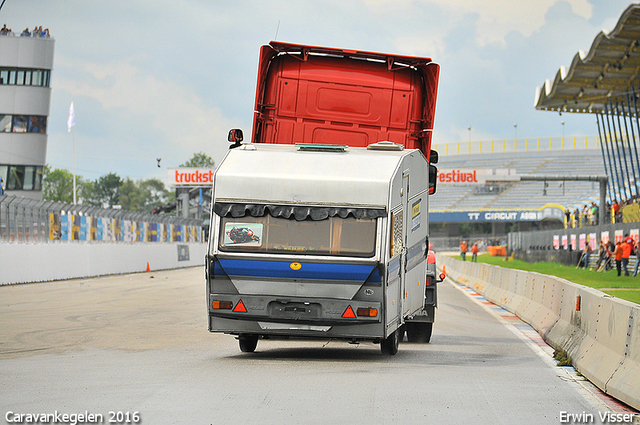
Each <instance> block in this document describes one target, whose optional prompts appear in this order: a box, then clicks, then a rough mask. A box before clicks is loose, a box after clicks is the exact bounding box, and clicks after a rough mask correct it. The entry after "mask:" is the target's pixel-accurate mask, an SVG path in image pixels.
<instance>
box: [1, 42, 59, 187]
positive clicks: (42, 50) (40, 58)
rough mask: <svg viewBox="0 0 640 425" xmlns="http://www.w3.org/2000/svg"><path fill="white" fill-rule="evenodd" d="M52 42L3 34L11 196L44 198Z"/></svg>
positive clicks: (4, 161) (4, 155)
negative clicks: (43, 185) (43, 179)
mask: <svg viewBox="0 0 640 425" xmlns="http://www.w3.org/2000/svg"><path fill="white" fill-rule="evenodd" d="M54 44H55V41H54V39H53V38H50V37H40V36H21V35H20V34H16V33H8V34H0V177H1V178H2V180H3V187H4V189H5V194H8V195H15V196H21V197H27V198H32V199H37V200H41V199H42V174H43V170H44V165H45V163H46V154H47V121H48V117H49V108H50V104H51V86H50V82H51V70H52V68H53V50H54Z"/></svg>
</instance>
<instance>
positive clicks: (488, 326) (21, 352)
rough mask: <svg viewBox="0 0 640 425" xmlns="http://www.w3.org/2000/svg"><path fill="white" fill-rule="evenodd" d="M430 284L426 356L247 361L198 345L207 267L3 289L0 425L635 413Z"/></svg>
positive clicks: (340, 346) (490, 312)
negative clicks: (41, 420)
mask: <svg viewBox="0 0 640 425" xmlns="http://www.w3.org/2000/svg"><path fill="white" fill-rule="evenodd" d="M439 285H440V286H439V308H438V312H437V320H436V325H435V326H434V334H433V338H432V341H431V343H430V344H411V343H407V342H403V343H402V344H401V345H400V350H399V352H398V354H397V355H395V356H385V355H382V354H381V353H380V348H379V346H378V345H375V344H371V343H363V344H358V345H351V344H347V343H344V342H339V341H326V340H317V341H306V340H305V341H301V340H278V339H272V340H261V341H260V342H259V343H258V348H257V350H256V352H255V353H241V352H240V351H239V349H238V344H237V341H236V340H235V339H234V338H233V337H231V336H229V335H221V334H210V333H209V332H208V331H207V330H206V297H205V286H204V271H203V269H202V268H201V267H198V268H190V269H179V270H170V271H162V272H152V273H139V274H132V275H121V276H110V277H104V278H95V279H76V280H69V281H58V282H48V283H37V284H25V285H12V286H5V287H0V387H1V388H2V389H3V390H2V396H1V397H0V414H1V415H2V416H1V417H2V420H3V421H4V422H5V423H29V422H28V419H29V418H30V419H33V417H27V416H25V415H29V414H38V415H39V414H47V415H54V414H56V413H57V414H58V416H57V417H56V416H53V419H54V420H57V422H52V421H49V423H66V424H70V423H72V422H73V421H72V418H71V417H70V416H67V417H66V420H62V419H63V416H60V415H73V414H75V415H76V416H75V418H76V420H77V419H78V418H79V415H83V414H84V415H85V417H84V419H85V420H84V422H83V423H111V422H110V420H111V419H113V420H114V423H144V424H200V423H202V424H238V423H249V422H254V421H256V420H258V421H259V422H260V423H262V424H283V423H292V424H293V423H301V422H304V423H305V424H323V425H324V424H328V423H338V422H344V421H345V418H347V419H348V422H349V423H350V424H361V423H366V424H369V425H371V424H382V423H394V424H395V423H402V424H405V423H406V424H412V423H416V424H419V423H434V424H435V423H437V424H440V423H443V424H444V423H460V424H487V425H489V424H490V425H494V424H514V423H517V424H518V425H529V424H530V425H546V424H554V425H555V424H561V423H574V424H575V423H594V424H601V423H623V422H620V421H617V419H623V416H618V415H625V414H635V412H634V411H633V410H631V409H629V408H627V407H625V406H623V405H620V404H619V403H616V402H615V401H614V400H612V399H610V398H609V397H607V396H606V395H603V394H601V393H600V392H599V391H597V390H594V388H593V387H592V386H590V384H589V383H588V382H586V381H584V380H583V379H582V378H581V377H580V376H578V375H577V374H576V373H575V371H573V369H572V368H559V367H557V366H556V364H555V361H554V360H553V359H552V358H551V354H552V353H551V349H550V347H548V346H547V345H546V344H545V343H544V341H542V339H541V338H540V337H539V336H537V333H535V331H533V330H532V329H531V328H530V327H528V326H527V325H526V324H524V323H523V322H521V321H520V320H519V319H518V318H517V317H515V316H513V315H512V314H510V313H509V312H507V311H505V310H502V309H501V308H499V307H497V306H495V305H493V304H491V303H489V302H488V301H486V300H485V299H484V298H483V297H481V296H479V295H478V294H475V293H474V292H473V291H471V290H470V289H469V288H465V287H461V286H458V285H457V284H454V283H452V282H451V281H449V280H447V281H445V282H443V283H441V284H439ZM601 414H605V415H606V414H610V416H607V417H605V418H604V420H602V419H601V416H600V415H601ZM21 415H22V416H21ZM89 415H94V416H93V417H92V418H93V419H89ZM98 415H101V418H99V417H98ZM57 418H60V420H58V419H57ZM98 419H99V420H98ZM118 420H120V421H119V422H118ZM634 421H635V422H631V423H635V424H637V423H640V421H638V420H637V416H634ZM31 423H33V421H31ZM77 423H80V422H77Z"/></svg>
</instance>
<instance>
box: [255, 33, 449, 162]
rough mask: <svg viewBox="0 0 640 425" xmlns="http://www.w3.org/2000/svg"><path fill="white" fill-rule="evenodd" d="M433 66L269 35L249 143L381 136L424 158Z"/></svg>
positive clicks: (358, 142)
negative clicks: (419, 152) (272, 38)
mask: <svg viewBox="0 0 640 425" xmlns="http://www.w3.org/2000/svg"><path fill="white" fill-rule="evenodd" d="M438 73H439V67H438V65H436V64H434V63H433V62H432V61H431V59H429V58H418V57H411V56H397V55H387V54H382V53H373V52H361V51H353V50H343V49H332V48H325V47H314V46H303V45H295V44H288V43H276V42H271V43H270V45H268V46H263V47H262V49H261V55H260V64H259V72H258V86H257V88H256V104H255V114H254V126H253V135H252V142H253V143H285V144H291V143H322V144H346V145H349V146H367V145H369V144H371V143H375V142H379V141H383V140H389V141H392V142H395V143H400V144H402V145H404V146H406V147H407V148H417V149H421V150H422V151H423V153H424V154H425V156H426V157H427V158H428V157H429V150H430V146H431V130H432V129H433V118H434V114H435V99H436V93H437V81H438Z"/></svg>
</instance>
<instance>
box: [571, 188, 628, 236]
mask: <svg viewBox="0 0 640 425" xmlns="http://www.w3.org/2000/svg"><path fill="white" fill-rule="evenodd" d="M638 204H640V195H638V196H635V197H633V198H631V199H628V200H625V201H614V202H613V204H610V203H609V202H607V205H606V215H605V220H606V223H622V222H623V219H622V218H623V217H622V209H623V207H626V206H628V205H638ZM599 217H600V216H599V206H598V205H597V204H596V203H595V202H591V203H590V204H587V205H584V206H583V207H582V208H576V209H575V210H573V211H572V210H570V209H567V210H566V211H565V228H567V229H569V228H577V227H583V226H596V225H598V224H599V223H598V220H599Z"/></svg>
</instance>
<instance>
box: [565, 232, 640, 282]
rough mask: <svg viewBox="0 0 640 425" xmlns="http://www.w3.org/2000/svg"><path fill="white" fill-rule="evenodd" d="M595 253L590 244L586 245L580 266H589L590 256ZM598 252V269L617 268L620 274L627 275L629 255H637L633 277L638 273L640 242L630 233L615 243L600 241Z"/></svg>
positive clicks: (579, 262) (579, 261)
mask: <svg viewBox="0 0 640 425" xmlns="http://www.w3.org/2000/svg"><path fill="white" fill-rule="evenodd" d="M591 254H593V252H591V248H590V246H589V244H587V245H586V246H585V247H584V250H583V251H582V255H581V256H580V259H579V260H578V267H582V268H585V269H586V268H587V267H589V258H590V256H591ZM595 254H598V261H597V263H596V270H597V271H603V270H604V271H605V272H606V271H608V270H611V269H612V268H614V267H615V268H616V271H617V272H618V276H621V274H622V273H624V275H625V276H629V257H631V256H632V255H635V256H636V262H635V265H634V268H633V273H632V274H631V276H632V277H636V276H637V275H638V268H639V266H640V261H638V256H639V255H640V242H638V241H634V240H633V238H631V237H630V236H629V235H628V234H627V235H624V238H623V239H622V240H619V241H617V242H616V243H615V244H614V243H613V242H611V241H609V242H608V243H604V242H600V246H599V247H598V250H597V251H596V252H595Z"/></svg>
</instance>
